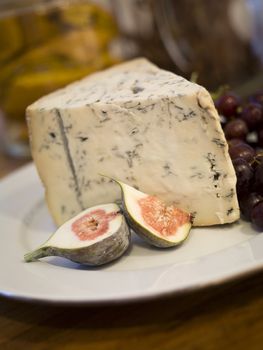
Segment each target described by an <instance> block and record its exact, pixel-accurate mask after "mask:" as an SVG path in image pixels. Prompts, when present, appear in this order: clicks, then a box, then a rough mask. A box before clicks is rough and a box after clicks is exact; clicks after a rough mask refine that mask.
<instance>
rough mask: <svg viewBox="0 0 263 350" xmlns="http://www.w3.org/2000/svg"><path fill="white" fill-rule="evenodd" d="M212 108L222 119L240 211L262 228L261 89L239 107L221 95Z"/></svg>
mask: <svg viewBox="0 0 263 350" xmlns="http://www.w3.org/2000/svg"><path fill="white" fill-rule="evenodd" d="M216 107H217V109H218V112H219V114H220V115H221V116H222V118H224V120H225V122H226V124H225V125H224V132H225V137H226V139H227V141H228V146H229V154H230V157H231V159H232V162H233V166H234V169H235V172H236V176H237V185H236V187H237V195H238V200H239V204H240V209H241V212H242V214H243V215H244V217H245V218H246V219H248V220H250V221H251V222H252V223H253V224H254V225H255V227H256V228H258V229H260V230H262V229H263V150H262V149H260V148H257V147H262V148H263V90H262V91H259V92H258V93H256V94H254V95H252V96H250V97H249V98H248V102H246V101H245V103H244V104H243V106H242V107H241V99H240V98H239V97H238V96H236V95H235V94H233V93H228V94H225V95H223V96H222V97H221V98H219V99H218V101H216ZM251 131H252V132H254V133H255V141H253V143H252V142H250V140H249V135H251ZM249 132H250V133H249ZM246 140H247V142H249V143H250V144H251V145H252V146H253V147H251V146H250V145H249V144H247V143H246Z"/></svg>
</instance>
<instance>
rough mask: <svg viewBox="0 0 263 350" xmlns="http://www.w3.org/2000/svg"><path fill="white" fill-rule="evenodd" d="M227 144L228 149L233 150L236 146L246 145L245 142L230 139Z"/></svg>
mask: <svg viewBox="0 0 263 350" xmlns="http://www.w3.org/2000/svg"><path fill="white" fill-rule="evenodd" d="M227 143H228V147H229V148H231V147H234V146H236V145H239V144H240V143H242V144H244V143H245V142H244V141H243V140H240V139H230V140H227Z"/></svg>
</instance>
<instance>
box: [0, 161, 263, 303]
mask: <svg viewBox="0 0 263 350" xmlns="http://www.w3.org/2000/svg"><path fill="white" fill-rule="evenodd" d="M0 223H1V231H0V235H1V236H0V240H1V241H0V294H1V295H3V296H7V297H11V298H19V299H24V300H35V301H42V302H43V301H44V302H54V303H104V302H121V301H128V300H138V299H145V298H153V297H158V296H161V295H165V294H170V293H178V292H184V291H186V290H189V289H196V288H199V287H202V286H207V285H211V284H216V283H221V282H224V281H226V280H229V279H232V278H234V277H237V276H239V275H241V274H244V273H248V272H252V271H255V270H258V269H261V268H262V267H263V234H260V233H256V232H255V231H254V230H253V229H252V228H251V227H250V224H248V223H245V222H242V221H240V222H239V223H237V224H233V225H225V226H218V227H213V228H211V227H210V228H198V229H197V228H195V229H192V231H191V234H190V237H189V239H188V240H187V241H186V242H185V243H184V244H183V245H182V246H180V247H179V248H175V249H168V250H165V249H164V250H160V249H157V248H156V249H155V248H152V247H149V246H148V245H147V244H145V243H144V242H142V241H141V240H140V239H139V238H137V237H135V236H133V242H132V243H133V244H132V247H131V249H130V250H129V252H128V253H126V254H125V256H124V257H122V258H121V259H120V260H118V261H116V262H114V263H112V264H110V265H107V266H105V267H100V268H87V267H83V266H79V265H78V264H74V263H72V262H70V261H67V260H65V259H62V258H45V259H42V261H39V262H35V263H24V262H23V255H24V254H25V253H26V252H28V251H30V250H32V249H34V248H36V247H37V246H38V245H39V244H41V243H43V242H44V241H45V240H46V239H47V238H48V237H49V236H50V234H51V233H52V232H53V231H54V229H55V226H54V224H53V222H52V219H51V217H50V215H49V213H48V210H47V207H46V205H45V202H44V192H43V188H42V185H41V183H40V180H39V178H38V176H37V174H36V171H35V168H34V166H33V165H32V164H31V165H29V166H26V167H24V168H22V169H21V170H19V171H17V172H15V173H13V174H12V175H10V176H9V177H7V178H5V179H4V180H2V181H1V182H0Z"/></svg>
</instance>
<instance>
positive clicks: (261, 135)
mask: <svg viewBox="0 0 263 350" xmlns="http://www.w3.org/2000/svg"><path fill="white" fill-rule="evenodd" d="M258 145H259V146H260V147H263V129H261V130H259V132H258Z"/></svg>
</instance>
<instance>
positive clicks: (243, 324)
mask: <svg viewBox="0 0 263 350" xmlns="http://www.w3.org/2000/svg"><path fill="white" fill-rule="evenodd" d="M23 164H24V162H23V161H17V160H10V159H7V158H5V157H3V156H1V155H0V177H3V176H4V175H7V174H8V173H10V172H11V171H13V170H15V169H16V168H18V167H20V166H22V165H23ZM262 249H263V247H262ZM0 348H1V349H3V350H6V349H11V350H13V349H27V350H28V349H35V350H38V349H39V350H40V349H41V350H43V349H49V350H50V349H63V350H64V349H66V350H67V349H72V350H78V349H85V350H86V349H88V350H89V349H92V350H115V349H116V350H126V349H127V350H129V349H132V350H134V349H138V350H139V349H143V350H145V349H151V350H159V349H160V350H167V349H173V350H174V349H180V350H185V349H193V350H204V349H211V350H212V349H220V350H222V349H223V350H227V349H233V350H235V349H244V350H247V349H249V350H252V349H260V350H261V349H263V273H257V274H254V275H250V276H247V277H245V278H242V279H239V280H235V281H231V282H230V283H227V284H224V285H220V286H215V287H210V288H207V289H203V290H199V291H196V292H191V293H187V294H184V295H179V296H173V297H169V298H165V299H159V300H154V301H147V302H143V303H131V304H124V305H114V306H110V305H109V306H101V307H98V306H96V307H87V306H81V307H80V306H79V307H72V306H71V307H69V306H68V307H67V306H56V305H38V304H30V303H24V302H18V301H14V300H8V299H4V298H0Z"/></svg>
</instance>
